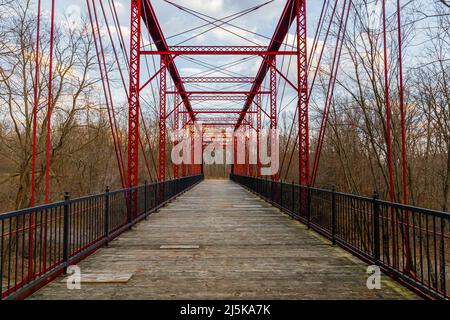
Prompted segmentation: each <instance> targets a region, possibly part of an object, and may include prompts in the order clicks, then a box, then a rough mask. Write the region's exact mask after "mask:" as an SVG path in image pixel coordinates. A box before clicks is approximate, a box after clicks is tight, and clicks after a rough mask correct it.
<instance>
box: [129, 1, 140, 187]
mask: <svg viewBox="0 0 450 320" xmlns="http://www.w3.org/2000/svg"><path fill="white" fill-rule="evenodd" d="M141 3H142V2H141V1H140V0H131V19H130V20H131V21H130V26H131V27H130V88H129V91H130V99H129V109H128V181H127V182H128V185H129V186H136V185H138V183H139V157H138V155H139V107H140V106H139V88H140V83H139V82H140V52H139V50H140V46H141V9H142V8H141Z"/></svg>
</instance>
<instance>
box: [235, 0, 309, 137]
mask: <svg viewBox="0 0 450 320" xmlns="http://www.w3.org/2000/svg"><path fill="white" fill-rule="evenodd" d="M301 2H302V3H303V2H304V0H301ZM296 3H297V0H288V1H287V3H286V6H285V7H284V9H283V13H282V14H281V18H280V20H279V22H278V25H277V27H276V29H275V32H274V34H273V37H272V40H271V42H270V44H269V46H268V48H267V51H268V52H274V53H276V54H277V55H278V53H280V55H281V54H282V53H281V51H280V48H281V45H282V44H283V41H284V39H285V38H286V35H287V34H288V32H289V28H290V26H291V25H292V23H293V22H294V20H295V17H296V15H295V12H296V11H295V9H296V7H297V5H296ZM295 54H296V55H297V52H295ZM275 58H276V56H275V55H270V56H269V57H267V58H266V59H263V62H262V64H261V66H260V68H259V71H258V74H257V75H256V78H255V82H254V84H253V87H252V89H251V90H250V91H252V92H258V91H259V90H260V89H261V85H262V82H263V81H264V78H265V77H266V75H267V72H268V71H269V67H270V65H271V62H272V61H273V60H275ZM255 96H256V95H254V94H251V95H249V96H248V98H247V101H246V102H245V105H244V108H243V109H242V113H241V115H240V117H239V120H238V123H237V124H236V129H238V128H239V127H240V126H241V124H242V121H243V120H244V118H245V114H246V113H247V111H248V109H249V108H250V107H251V105H252V102H253V100H254V99H255Z"/></svg>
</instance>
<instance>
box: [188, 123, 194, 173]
mask: <svg viewBox="0 0 450 320" xmlns="http://www.w3.org/2000/svg"><path fill="white" fill-rule="evenodd" d="M189 131H190V137H191V155H190V156H191V163H190V164H189V175H190V176H192V175H194V168H195V154H194V148H195V130H194V125H193V124H191V125H190V126H189Z"/></svg>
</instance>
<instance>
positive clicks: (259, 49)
mask: <svg viewBox="0 0 450 320" xmlns="http://www.w3.org/2000/svg"><path fill="white" fill-rule="evenodd" d="M141 54H149V55H155V54H162V55H296V54H297V52H296V51H279V50H270V47H264V46H171V47H169V48H168V49H167V50H160V49H159V48H158V51H155V50H142V51H141Z"/></svg>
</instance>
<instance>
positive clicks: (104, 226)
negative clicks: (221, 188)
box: [0, 175, 203, 299]
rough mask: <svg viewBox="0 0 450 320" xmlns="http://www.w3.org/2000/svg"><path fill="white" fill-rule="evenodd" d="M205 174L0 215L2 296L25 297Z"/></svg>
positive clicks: (65, 199)
mask: <svg viewBox="0 0 450 320" xmlns="http://www.w3.org/2000/svg"><path fill="white" fill-rule="evenodd" d="M202 179H203V176H202V175H200V176H191V177H184V178H181V179H177V180H169V181H164V182H157V183H151V184H147V183H146V184H144V185H140V186H136V187H132V188H128V189H122V190H117V191H112V192H110V191H109V190H108V189H107V190H106V192H105V193H102V194H97V195H92V196H87V197H82V198H77V199H70V198H69V195H68V194H66V195H65V197H64V200H63V201H60V202H56V203H52V204H48V205H43V206H38V207H34V208H28V209H23V210H18V211H14V212H9V213H4V214H0V253H1V256H0V298H1V299H5V298H16V297H22V296H26V295H27V294H28V293H30V292H32V291H33V290H35V289H36V288H38V287H39V286H42V285H43V284H45V283H47V282H48V281H50V280H51V279H53V278H54V277H56V276H57V275H59V274H60V273H62V272H63V271H64V270H65V269H66V268H67V267H68V266H69V265H71V264H74V263H76V262H78V261H80V260H81V259H82V258H84V257H86V256H87V255H89V254H91V253H93V252H94V251H95V250H97V249H98V248H99V247H101V246H104V245H106V244H108V242H109V241H111V240H112V239H114V238H115V237H117V236H118V235H120V234H121V233H122V232H124V231H126V230H128V229H130V228H131V227H132V226H133V225H134V224H135V223H137V222H139V221H140V220H142V219H144V218H146V217H147V216H148V215H150V214H151V213H153V212H154V211H156V210H157V209H158V208H160V207H161V206H163V205H164V204H166V203H167V202H168V201H170V200H171V199H172V198H174V197H176V196H177V195H179V194H180V193H182V192H184V191H185V190H187V189H189V188H190V187H192V186H194V185H195V184H197V183H198V182H200V181H201V180H202Z"/></svg>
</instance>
